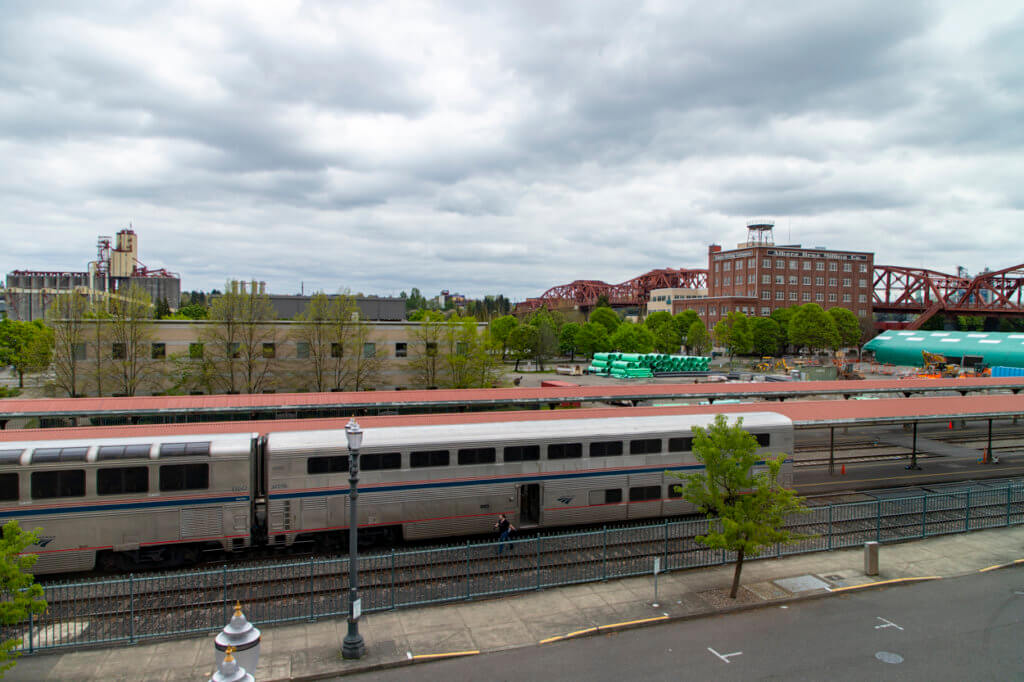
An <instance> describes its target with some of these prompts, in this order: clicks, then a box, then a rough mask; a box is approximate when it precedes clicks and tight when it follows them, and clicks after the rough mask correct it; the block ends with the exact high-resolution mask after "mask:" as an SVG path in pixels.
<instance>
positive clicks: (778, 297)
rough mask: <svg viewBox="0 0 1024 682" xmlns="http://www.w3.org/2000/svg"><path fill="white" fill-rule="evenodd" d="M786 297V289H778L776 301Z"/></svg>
mask: <svg viewBox="0 0 1024 682" xmlns="http://www.w3.org/2000/svg"><path fill="white" fill-rule="evenodd" d="M785 298H786V292H785V291H776V292H775V300H776V301H781V300H783V299H785Z"/></svg>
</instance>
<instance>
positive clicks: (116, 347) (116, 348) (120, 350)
mask: <svg viewBox="0 0 1024 682" xmlns="http://www.w3.org/2000/svg"><path fill="white" fill-rule="evenodd" d="M127 355H128V354H127V353H126V352H125V349H124V344H123V343H114V344H111V346H110V357H112V358H113V359H115V360H124V359H125V357H126V356H127Z"/></svg>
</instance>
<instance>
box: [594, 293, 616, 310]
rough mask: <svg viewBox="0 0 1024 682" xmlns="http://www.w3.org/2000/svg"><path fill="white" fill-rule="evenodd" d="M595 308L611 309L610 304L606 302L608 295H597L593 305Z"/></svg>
mask: <svg viewBox="0 0 1024 682" xmlns="http://www.w3.org/2000/svg"><path fill="white" fill-rule="evenodd" d="M594 307H595V308H611V307H612V304H611V303H610V302H609V301H608V294H599V295H598V297H597V302H596V303H595V304H594Z"/></svg>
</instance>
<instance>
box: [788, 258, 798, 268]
mask: <svg viewBox="0 0 1024 682" xmlns="http://www.w3.org/2000/svg"><path fill="white" fill-rule="evenodd" d="M789 269H790V270H799V269H800V261H796V260H791V261H789Z"/></svg>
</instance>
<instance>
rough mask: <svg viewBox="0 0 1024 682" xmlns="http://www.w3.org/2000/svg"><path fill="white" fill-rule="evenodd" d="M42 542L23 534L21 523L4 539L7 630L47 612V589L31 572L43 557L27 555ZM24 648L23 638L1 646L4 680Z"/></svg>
mask: <svg viewBox="0 0 1024 682" xmlns="http://www.w3.org/2000/svg"><path fill="white" fill-rule="evenodd" d="M37 542H39V538H38V537H36V534H35V533H32V532H29V531H25V530H22V529H21V527H20V526H19V525H18V522H17V521H13V520H12V521H8V522H7V523H6V524H4V527H3V538H0V594H2V595H3V596H2V599H0V623H2V624H3V625H4V626H7V627H9V626H12V625H17V624H18V623H21V622H23V621H24V620H25V619H26V618H28V616H29V614H30V613H43V612H45V611H46V600H45V599H43V588H42V586H41V585H39V583H37V582H36V580H35V576H33V575H32V573H30V572H29V571H30V569H31V568H32V566H33V565H35V563H36V559H38V558H39V557H38V556H36V555H35V554H24V553H23V552H24V551H25V550H26V549H27V548H28V547H30V546H31V545H34V544H36V543H37ZM20 645H21V638H20V637H18V638H11V639H6V640H4V641H2V642H0V677H3V674H4V673H5V672H6V671H8V670H10V669H11V668H12V667H14V664H15V659H16V658H17V657H18V656H19V653H18V652H16V651H15V649H16V648H17V647H18V646H20Z"/></svg>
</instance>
